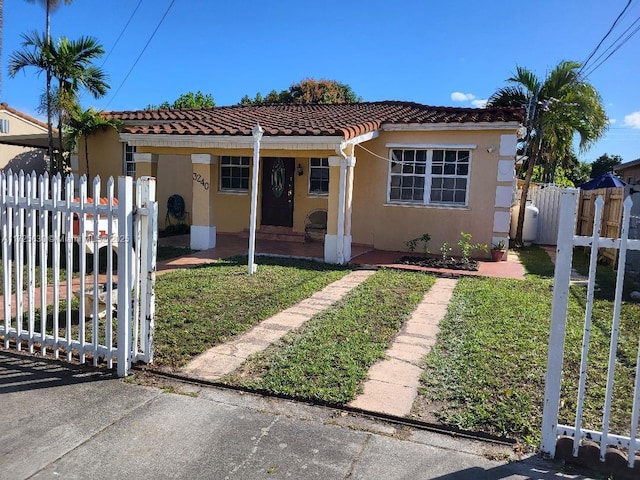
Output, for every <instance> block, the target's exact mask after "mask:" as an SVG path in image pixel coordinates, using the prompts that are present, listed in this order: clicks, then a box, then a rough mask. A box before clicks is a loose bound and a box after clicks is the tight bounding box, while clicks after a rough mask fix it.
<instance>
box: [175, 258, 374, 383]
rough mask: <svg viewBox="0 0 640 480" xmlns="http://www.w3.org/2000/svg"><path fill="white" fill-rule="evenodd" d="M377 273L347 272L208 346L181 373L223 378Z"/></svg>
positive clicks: (368, 271)
mask: <svg viewBox="0 0 640 480" xmlns="http://www.w3.org/2000/svg"><path fill="white" fill-rule="evenodd" d="M374 273H375V272H374V271H373V270H355V271H353V272H351V273H349V274H347V275H345V276H344V277H343V278H341V279H340V280H337V281H335V282H333V283H332V284H330V285H327V286H326V287H325V288H323V289H322V290H320V291H319V292H316V293H314V294H313V295H312V296H311V297H309V298H307V299H305V300H303V301H301V302H300V303H298V304H296V305H294V306H293V307H290V308H287V309H286V310H283V311H282V312H280V313H277V314H276V315H274V316H272V317H270V318H267V319H266V320H263V321H262V322H260V323H259V324H258V325H256V326H255V327H253V328H252V329H251V330H249V331H247V332H245V333H244V334H242V335H239V336H238V337H236V338H235V339H234V340H232V341H230V342H227V343H223V344H221V345H217V346H215V347H213V348H211V349H209V350H207V351H206V352H204V353H203V354H201V355H199V356H197V357H196V358H194V359H193V360H192V361H191V362H189V364H188V365H187V366H186V367H185V368H184V369H183V370H182V372H181V373H183V374H185V375H188V376H190V377H194V378H199V379H202V380H208V381H214V380H219V379H220V378H222V377H223V376H225V375H227V374H229V373H231V372H233V371H234V370H235V369H237V368H238V367H240V365H242V363H244V362H245V361H246V360H247V358H249V356H251V355H253V354H255V353H258V352H261V351H262V350H264V349H266V348H267V347H268V346H269V345H271V344H272V343H274V342H275V341H277V340H279V339H280V338H282V337H283V336H284V335H286V334H287V333H289V332H290V331H291V330H293V329H296V328H299V327H300V326H301V325H302V324H303V323H304V322H306V321H307V320H309V319H310V318H311V317H313V316H314V315H316V314H317V313H320V312H322V311H323V310H325V309H326V308H328V307H329V306H331V305H333V304H334V303H336V302H337V301H338V300H340V299H342V298H343V297H344V296H345V295H346V294H347V293H348V292H349V291H351V290H352V289H353V288H354V287H356V286H358V285H360V284H361V283H362V282H363V281H365V280H366V279H367V278H369V277H370V276H371V275H373V274H374Z"/></svg>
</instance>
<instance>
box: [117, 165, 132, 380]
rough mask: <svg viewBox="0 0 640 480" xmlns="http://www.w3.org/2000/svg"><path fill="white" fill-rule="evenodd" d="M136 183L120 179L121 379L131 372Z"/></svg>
mask: <svg viewBox="0 0 640 480" xmlns="http://www.w3.org/2000/svg"><path fill="white" fill-rule="evenodd" d="M132 235H133V181H132V178H131V177H122V176H121V177H118V376H119V377H124V376H126V375H127V374H128V373H129V369H130V368H131V330H130V329H131V287H132V285H131V280H132V279H131V264H132V258H131V257H132V252H131V238H132Z"/></svg>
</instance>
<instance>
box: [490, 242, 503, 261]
mask: <svg viewBox="0 0 640 480" xmlns="http://www.w3.org/2000/svg"><path fill="white" fill-rule="evenodd" d="M506 253H507V246H506V245H505V243H504V242H503V241H502V240H500V241H499V242H498V243H494V244H493V245H491V259H492V260H493V261H494V262H501V261H503V260H505V256H506Z"/></svg>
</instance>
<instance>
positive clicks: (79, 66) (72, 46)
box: [51, 37, 109, 168]
mask: <svg viewBox="0 0 640 480" xmlns="http://www.w3.org/2000/svg"><path fill="white" fill-rule="evenodd" d="M103 53H104V49H103V48H102V45H100V44H99V43H98V42H97V40H96V39H94V38H92V37H81V38H80V39H79V40H69V39H68V38H66V37H62V38H60V39H59V40H58V41H57V42H56V43H55V44H52V45H51V74H52V76H53V78H54V79H56V80H57V81H58V85H57V89H56V92H55V95H52V100H55V103H56V107H57V111H58V135H59V140H60V145H61V146H62V135H63V128H62V127H63V123H64V121H65V119H66V116H67V112H68V111H69V110H70V109H71V108H73V107H74V106H75V105H76V104H77V102H78V96H79V94H80V90H86V91H88V92H89V93H90V94H91V95H92V96H93V98H100V97H103V96H104V95H106V93H107V90H108V89H109V85H108V84H107V83H106V80H107V75H106V73H105V72H104V71H103V70H102V69H101V68H99V67H96V66H94V65H92V61H93V60H95V59H96V58H99V57H100V56H102V54H103ZM60 157H61V158H60V165H58V167H60V168H61V167H62V162H63V158H62V154H61V155H60Z"/></svg>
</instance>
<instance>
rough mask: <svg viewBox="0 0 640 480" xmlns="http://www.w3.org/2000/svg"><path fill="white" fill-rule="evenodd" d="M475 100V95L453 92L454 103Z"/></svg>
mask: <svg viewBox="0 0 640 480" xmlns="http://www.w3.org/2000/svg"><path fill="white" fill-rule="evenodd" d="M474 98H476V96H475V95H474V94H473V93H462V92H453V93H452V94H451V100H453V101H454V102H467V101H469V100H473V99H474Z"/></svg>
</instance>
